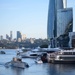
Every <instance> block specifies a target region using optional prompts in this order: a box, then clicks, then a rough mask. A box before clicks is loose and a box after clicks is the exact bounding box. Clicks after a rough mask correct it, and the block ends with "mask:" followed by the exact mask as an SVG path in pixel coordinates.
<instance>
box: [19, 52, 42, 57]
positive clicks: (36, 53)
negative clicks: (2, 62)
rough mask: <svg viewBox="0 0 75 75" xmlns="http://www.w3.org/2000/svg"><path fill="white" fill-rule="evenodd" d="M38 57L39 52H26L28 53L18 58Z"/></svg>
mask: <svg viewBox="0 0 75 75" xmlns="http://www.w3.org/2000/svg"><path fill="white" fill-rule="evenodd" d="M40 55H41V54H40V53H39V52H32V51H28V52H25V53H22V54H21V55H20V56H21V57H22V58H37V57H38V56H40Z"/></svg>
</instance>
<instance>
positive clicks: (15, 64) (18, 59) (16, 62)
mask: <svg viewBox="0 0 75 75" xmlns="http://www.w3.org/2000/svg"><path fill="white" fill-rule="evenodd" d="M5 66H6V67H8V66H12V67H17V68H26V67H29V65H28V64H27V63H26V62H23V61H22V58H21V57H20V56H19V51H17V56H16V57H14V58H13V59H12V60H11V61H10V62H7V63H6V64H5Z"/></svg>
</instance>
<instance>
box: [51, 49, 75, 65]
mask: <svg viewBox="0 0 75 75" xmlns="http://www.w3.org/2000/svg"><path fill="white" fill-rule="evenodd" d="M54 55H55V57H54V58H51V57H50V58H51V59H52V60H50V61H51V62H52V63H68V64H75V49H73V50H61V51H58V52H56V53H54Z"/></svg>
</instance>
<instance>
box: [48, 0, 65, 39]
mask: <svg viewBox="0 0 75 75" xmlns="http://www.w3.org/2000/svg"><path fill="white" fill-rule="evenodd" d="M63 7H64V5H63V0H50V1H49V10H48V25H47V38H48V39H51V38H54V37H56V36H57V10H59V9H63Z"/></svg>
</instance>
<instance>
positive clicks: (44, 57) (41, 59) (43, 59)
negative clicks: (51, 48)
mask: <svg viewBox="0 0 75 75" xmlns="http://www.w3.org/2000/svg"><path fill="white" fill-rule="evenodd" d="M35 62H36V63H47V62H48V61H47V53H43V54H42V55H41V56H39V57H38V58H37V60H36V61H35Z"/></svg>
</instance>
